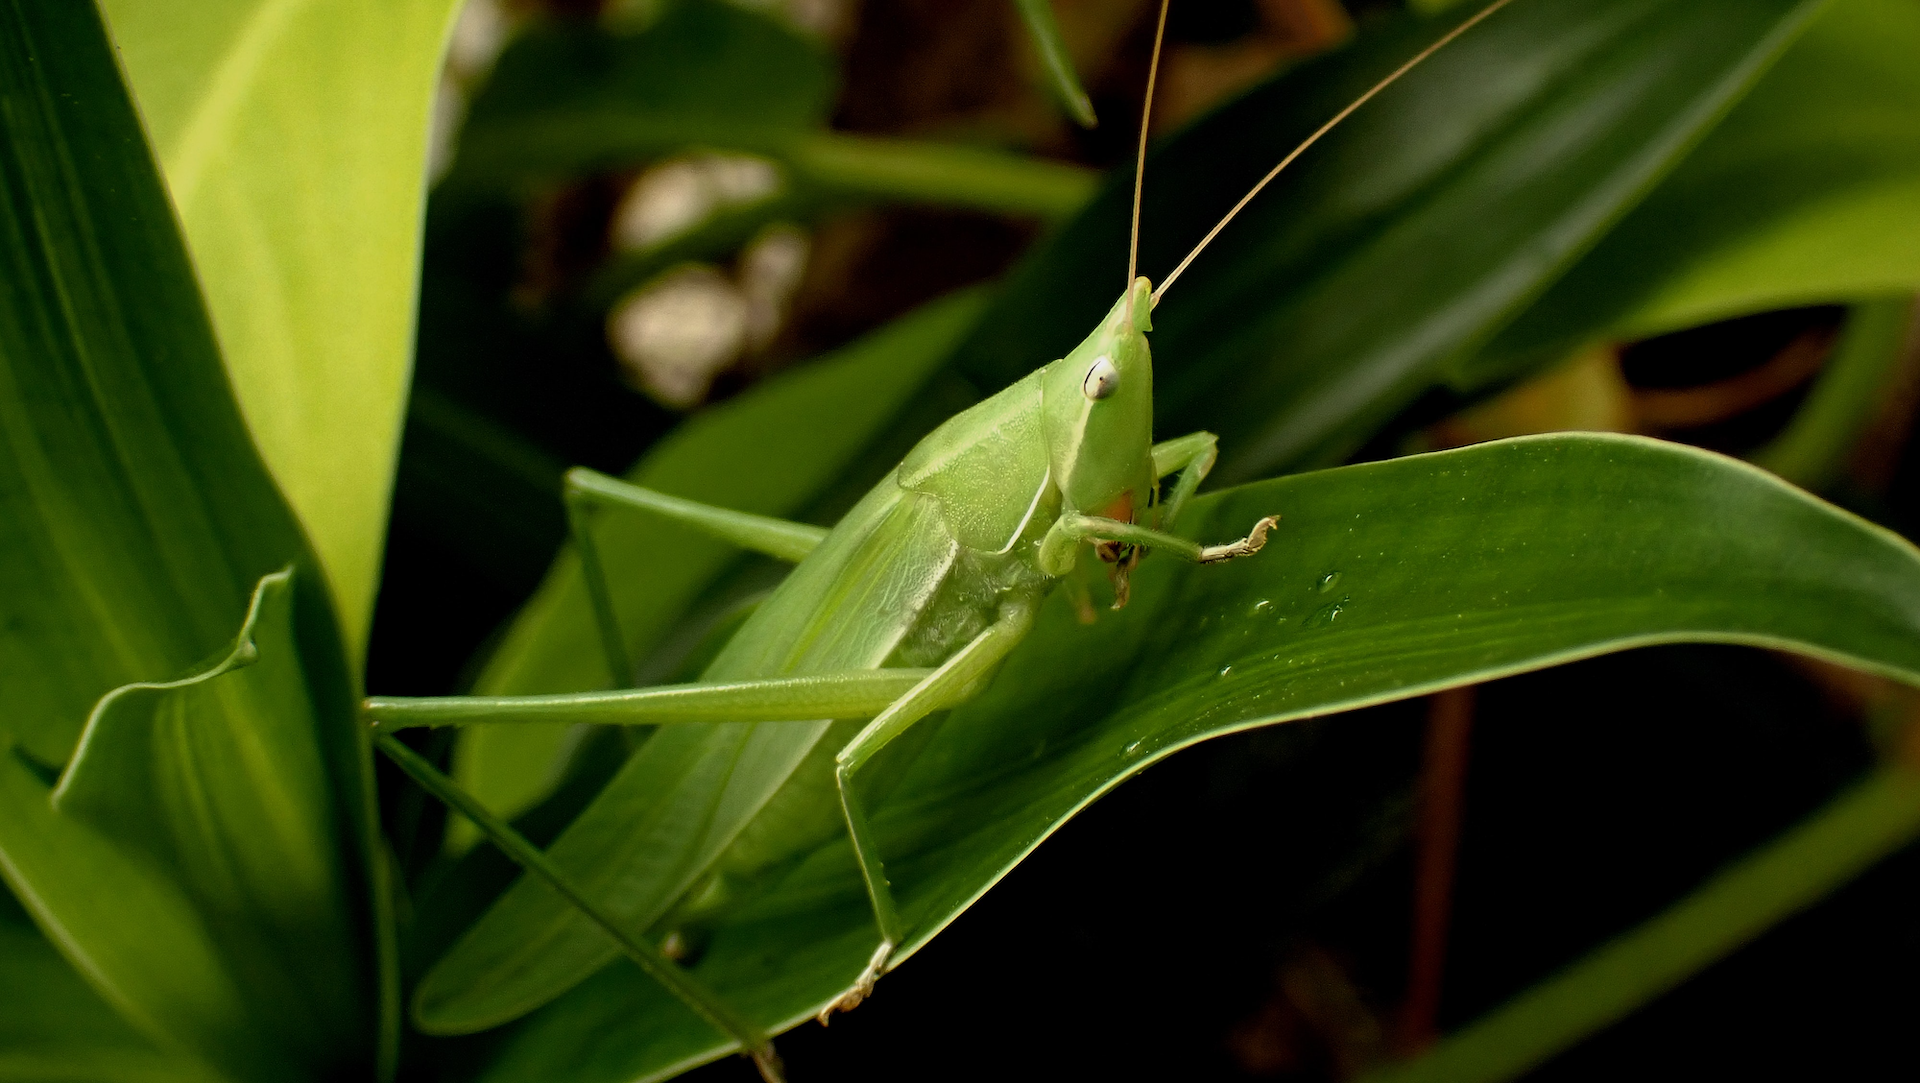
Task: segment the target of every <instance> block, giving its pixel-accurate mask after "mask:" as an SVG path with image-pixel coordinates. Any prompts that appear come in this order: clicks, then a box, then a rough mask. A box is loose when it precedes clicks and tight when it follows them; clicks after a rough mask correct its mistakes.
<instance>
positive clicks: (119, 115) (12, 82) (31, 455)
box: [0, 2, 380, 1079]
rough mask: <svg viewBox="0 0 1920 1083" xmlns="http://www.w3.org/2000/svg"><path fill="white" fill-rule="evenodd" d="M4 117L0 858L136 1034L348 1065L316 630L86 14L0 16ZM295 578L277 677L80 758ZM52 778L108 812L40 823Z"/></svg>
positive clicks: (324, 604)
mask: <svg viewBox="0 0 1920 1083" xmlns="http://www.w3.org/2000/svg"><path fill="white" fill-rule="evenodd" d="M0 108H4V110H5V117H6V131H7V138H6V140H5V141H4V143H0V281H4V282H5V283H6V289H4V290H0V432H4V433H5V439H4V441H0V557H3V559H0V743H4V745H5V753H4V756H3V757H0V806H3V807H0V871H4V873H5V875H6V878H7V881H8V883H9V885H10V886H11V887H12V889H13V891H14V893H15V894H16V895H17V896H18V897H19V898H20V899H21V900H22V901H23V903H24V904H25V905H26V906H27V908H28V909H29V910H30V911H31V912H32V913H33V916H34V918H35V920H36V921H37V922H38V923H39V925H40V926H41V927H42V929H43V930H45V931H46V933H47V935H48V938H49V939H50V940H51V941H52V942H53V943H54V944H56V945H57V946H58V947H59V949H60V950H61V952H62V953H63V954H64V955H65V956H66V958H67V959H68V960H69V962H71V963H72V964H73V965H74V966H75V967H76V968H77V969H78V970H79V972H80V973H82V974H83V975H84V976H85V977H86V979H87V980H88V981H89V982H90V983H91V984H92V985H93V986H94V988H95V989H96V990H98V991H99V993H100V994H101V995H102V996H103V997H104V998H105V999H106V1000H107V1001H108V1002H110V1003H111V1004H113V1005H114V1006H115V1008H117V1009H118V1010H119V1011H120V1012H121V1014H122V1015H123V1016H124V1017H125V1018H126V1019H127V1020H128V1021H129V1022H131V1023H132V1024H133V1025H134V1026H136V1027H137V1028H139V1029H140V1030H142V1031H144V1033H145V1034H146V1035H147V1036H148V1037H149V1038H151V1039H152V1040H154V1041H156V1042H159V1043H161V1044H163V1045H165V1046H167V1047H169V1048H175V1049H180V1050H182V1051H183V1052H185V1053H187V1054H189V1055H191V1056H193V1057H195V1058H197V1059H199V1060H200V1061H202V1062H204V1063H205V1064H207V1065H209V1066H211V1067H217V1069H218V1070H220V1071H221V1072H223V1073H224V1074H226V1075H227V1076H229V1077H232V1078H259V1079H273V1078H302V1077H307V1076H311V1075H315V1074H318V1073H320V1072H323V1071H325V1070H330V1069H337V1068H343V1067H354V1068H358V1069H359V1070H361V1071H366V1070H369V1069H370V1068H371V1066H372V1062H373V1060H374V1047H375V1038H374V1035H375V1031H376V1024H375V1019H376V1013H377V1012H378V1010H379V1004H380V998H379V996H378V993H377V989H378V986H377V984H376V982H375V979H374V974H373V969H374V964H373V960H374V959H375V958H376V952H375V950H374V945H375V935H374V932H373V929H374V920H373V917H372V908H371V906H370V904H369V896H368V893H367V890H368V884H367V880H366V875H367V874H366V871H365V870H366V869H367V864H366V860H367V856H368V854H369V853H370V852H371V844H372V828H371V815H370V813H371V808H370V800H369V789H368V786H367V781H368V779H367V775H366V770H367V762H366V749H365V745H364V742H363V740H362V739H361V738H360V736H359V735H358V734H357V733H355V732H354V730H353V728H352V724H351V714H350V712H351V705H352V698H353V691H352V684H351V683H350V676H349V674H348V671H347V668H346V665H345V662H344V658H343V657H342V655H341V652H340V639H339V633H338V629H337V626H336V625H335V623H334V621H333V616H332V610H331V607H330V605H329V602H328V599H327V596H326V592H325V589H324V587H323V586H322V580H321V578H320V574H319V570H318V567H317V565H315V564H314V563H313V562H312V558H311V557H310V555H309V553H308V550H307V549H306V546H305V543H304V541H303V540H302V538H301V535H300V531H299V528H298V526H297V525H296V523H295V520H294V518H293V516H292V514H291V512H290V511H289V510H288V508H287V506H286V505H285V504H284V503H283V502H282V501H281V499H280V497H279V494H278V493H277V492H276V491H275V490H274V487H273V483H272V481H271V480H270V479H269V477H268V475H267V473H266V471H265V469H264V468H263V467H262V465H261V463H260V461H259V459H258V457H257V456H256V455H255V453H254V451H253V448H252V446H251V445H250V443H249V441H248V437H247V433H246V430H245V428H244V426H243V424H242V422H241V419H240V413H239V411H238V409H237V407H236V406H235V403H234V399H233V396H232V393H231V392H230V390H229V388H228V384H227V377H226V374H225V373H224V372H223V371H222V369H221V365H220V355H219V352H218V350H217V348H216V346H215V343H214V336H213V332H212V329H211V327H210V325H209V323H208V320H207V318H206V315H205V312H204V310H203V309H202V307H201V303H200V298H199V295H198V293H197V292H196V290H195V289H194V281H193V275H192V271H191V269H190V266H189V263H188V260H187V254H186V250H185V248H184V246H183V244H182V242H181V240H180V236H179V234H178V232H177V231H176V228H175V225H174V218H173V215H172V211H171V208H170V207H169V205H168V202H167V197H166V192H165V190H164V189H163V188H162V186H161V181H160V177H159V174H158V171H157V168H156V166H155V164H154V162H153V159H152V158H151V156H150V155H149V153H148V150H147V146H146V143H145V141H144V140H143V139H142V136H141V130H140V126H139V124H138V121H137V119H136V116H135V113H134V111H133V106H132V103H131V101H130V99H129V98H128V97H127V95H126V92H125V90H124V89H123V87H122V85H121V82H120V73H119V70H118V68H117V66H116V64H115V61H114V58H113V54H112V52H111V48H110V45H109V43H108V40H107V37H106V34H105V30H104V27H103V26H102V24H101V22H100V20H99V17H98V16H97V15H96V14H95V12H94V10H93V8H92V6H91V5H87V4H51V5H49V4H30V3H17V2H9V3H6V4H4V5H0ZM289 562H292V563H294V564H295V565H296V566H298V567H299V568H301V569H303V572H302V575H301V577H300V579H298V580H296V582H295V585H294V587H293V589H292V590H291V592H286V591H283V592H282V593H281V597H280V604H279V605H278V608H277V609H276V610H275V615H274V620H273V621H272V622H270V623H271V633H270V634H271V635H272V636H273V637H274V639H275V641H276V642H278V643H279V644H280V645H281V647H282V649H281V651H280V657H279V659H278V660H277V661H276V662H275V663H273V664H272V665H266V666H261V667H257V668H256V669H254V670H253V671H250V672H248V673H245V674H240V675H235V676H231V677H226V678H222V679H221V680H219V681H215V682H213V683H211V684H209V685H207V686H206V687H205V688H204V689H201V690H183V691H181V692H178V693H173V694H169V695H165V696H163V698H165V700H166V705H165V706H164V708H156V709H155V711H154V713H153V714H152V715H151V717H152V718H153V720H154V722H155V725H153V726H149V727H146V739H147V741H148V742H149V744H148V745H147V747H146V754H145V755H137V754H132V750H131V749H129V748H126V747H119V748H117V749H115V750H112V751H114V752H115V753H116V754H117V756H118V758H117V762H115V756H107V755H103V757H97V758H91V759H90V758H87V757H81V758H79V759H77V760H76V758H75V754H76V742H77V741H78V739H79V738H80V736H81V732H82V727H83V725H84V724H85V723H86V722H87V719H88V717H89V713H90V711H91V710H92V708H93V707H94V704H95V701H96V700H98V699H99V698H100V697H101V696H102V695H104V694H105V693H107V692H108V691H109V690H110V689H113V688H115V687H116V686H121V685H128V684H134V683H138V682H151V681H165V680H169V679H172V678H178V677H180V676H181V675H182V674H188V675H191V674H194V673H199V672H204V671H205V666H204V665H203V664H202V662H203V660H204V659H206V658H207V657H209V656H211V655H214V654H215V653H216V652H219V653H220V654H225V653H227V650H228V649H230V648H229V645H231V644H232V643H233V642H234V637H235V631H236V629H238V628H239V627H240V626H241V621H242V618H243V617H244V616H245V615H246V614H247V612H248V598H249V595H250V593H251V592H252V591H253V589H254V587H255V584H256V582H257V581H258V580H259V579H260V578H261V577H262V576H263V575H267V574H269V573H271V572H273V571H275V569H278V568H281V567H283V566H285V565H287V564H288V563H289ZM296 598H297V601H296ZM262 627H263V631H262V633H261V634H262V636H263V638H264V637H266V636H268V635H269V632H268V631H266V630H264V629H266V628H267V627H268V626H267V625H263V626H262ZM162 715H164V716H165V717H164V718H162ZM120 724H121V725H122V726H124V727H125V730H126V732H128V733H136V732H138V731H140V730H141V728H142V726H141V722H140V721H139V720H138V717H137V714H136V715H135V716H130V717H122V718H121V719H120ZM169 739H171V740H169ZM108 751H109V750H107V749H102V752H103V754H104V753H106V752H108ZM89 763H90V766H89ZM63 765H65V766H66V767H68V768H69V769H70V773H73V774H77V775H83V776H87V777H89V778H91V780H92V781H91V783H89V786H90V787H91V788H92V789H93V790H94V792H95V793H96V794H105V795H111V799H110V800H108V801H107V802H105V803H104V804H103V803H101V802H95V803H93V804H92V805H91V806H88V807H84V808H81V807H76V808H73V809H71V810H70V811H60V810H56V808H55V806H54V804H53V802H52V800H51V796H52V785H53V783H54V781H55V779H56V776H58V775H59V774H60V772H61V770H62V766H63ZM87 804H88V803H87V802H85V801H82V802H81V805H82V806H87ZM108 806H113V810H112V811H111V812H106V813H105V815H104V816H102V815H96V814H98V813H102V812H103V811H104V810H105V809H106V808H107V807H108ZM209 809H220V810H223V811H227V812H231V811H234V810H236V809H247V810H252V811H254V812H256V813H259V815H258V816H256V817H254V818H252V819H248V818H238V819H231V820H220V819H217V818H216V819H213V820H208V819H204V818H203V815H202V814H203V813H205V812H206V811H207V810H209ZM133 823H137V824H138V825H139V827H140V832H138V833H135V832H129V831H128V830H126V828H127V826H128V825H129V824H133ZM162 840H165V841H164V844H161V841H162ZM309 982H311V984H309Z"/></svg>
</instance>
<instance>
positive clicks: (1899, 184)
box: [1464, 0, 1920, 384]
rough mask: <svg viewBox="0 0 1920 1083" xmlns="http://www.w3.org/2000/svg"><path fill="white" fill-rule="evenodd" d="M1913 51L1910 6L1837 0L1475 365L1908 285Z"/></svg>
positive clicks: (1919, 23) (1915, 216) (1915, 145)
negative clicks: (1588, 341) (1603, 338)
mask: <svg viewBox="0 0 1920 1083" xmlns="http://www.w3.org/2000/svg"><path fill="white" fill-rule="evenodd" d="M1915 55H1920V8H1916V7H1915V6H1914V5H1913V4H1911V3H1907V2H1906V0H1835V2H1834V3H1833V4H1832V5H1831V6H1830V7H1828V8H1827V9H1826V11H1825V12H1824V13H1823V14H1822V15H1821V16H1820V17H1819V18H1818V19H1817V20H1815V21H1814V23H1813V25H1812V26H1811V27H1810V28H1809V29H1808V31H1807V33H1806V34H1805V35H1804V36H1803V37H1802V38H1801V39H1800V40H1799V41H1798V42H1796V43H1795V44H1794V46H1793V48H1792V49H1790V50H1788V51H1787V53H1786V55H1785V56H1783V57H1782V58H1781V60H1780V63H1779V64H1778V65H1776V66H1775V67H1774V68H1773V70H1771V71H1770V72H1768V73H1767V75H1766V77H1765V78H1763V79H1762V80H1761V81H1760V82H1759V84H1758V85H1757V86H1755V87H1754V89H1753V92H1752V93H1751V94H1749V95H1748V96H1747V98H1746V99H1745V100H1743V101H1742V102H1741V103H1740V105H1739V106H1738V107H1737V108H1735V109H1734V110H1733V112H1732V113H1731V114H1729V115H1728V117H1727V119H1726V120H1725V121H1723V122H1722V123H1721V124H1720V125H1719V126H1718V127H1716V128H1715V129H1714V130H1713V133H1712V134H1711V135H1709V136H1708V137H1707V139H1706V140H1705V141H1704V142H1703V143H1702V144H1701V145H1700V147H1699V149H1697V150H1695V151H1694V152H1693V153H1692V154H1691V155H1689V156H1688V157H1687V159H1686V161H1685V162H1684V163H1682V164H1681V166H1680V167H1679V168H1678V169H1676V170H1675V171H1674V173H1673V174H1672V175H1671V176H1670V177H1668V178H1667V179H1666V180H1665V181H1664V182H1663V183H1662V184H1661V185H1660V186H1659V188H1657V189H1655V191H1654V192H1653V194H1651V195H1650V196H1648V197H1647V199H1646V201H1645V202H1644V203H1642V204H1641V205H1640V206H1639V207H1638V208H1636V209H1635V210H1634V212H1633V213H1632V214H1631V215H1629V216H1627V218H1626V219H1625V220H1624V221H1622V222H1621V223H1620V225H1619V226H1618V227H1616V228H1615V229H1614V230H1613V232H1611V233H1610V234H1609V235H1608V236H1607V239H1606V241H1605V242H1604V243H1602V244H1601V245H1600V246H1599V247H1598V248H1596V249H1595V250H1594V251H1593V252H1592V253H1590V254H1589V255H1587V256H1586V257H1585V258H1584V259H1582V260H1581V261H1580V263H1579V264H1578V266H1576V267H1575V268H1574V269H1573V270H1572V271H1570V272H1569V273H1568V274H1567V276H1566V277H1565V278H1564V279H1562V280H1561V281H1560V282H1559V283H1558V284H1556V285H1555V286H1554V288H1553V289H1552V290H1551V291H1550V292H1549V293H1547V295H1546V296H1544V297H1542V298H1541V299H1540V301H1539V302H1538V303H1537V304H1535V305H1534V306H1533V307H1532V308H1531V309H1529V310H1528V312H1527V313H1526V314H1525V315H1524V316H1522V317H1521V318H1520V319H1519V320H1518V321H1516V322H1515V323H1514V325H1513V326H1512V327H1510V328H1508V329H1507V330H1506V331H1505V332H1503V333H1502V334H1501V335H1500V337H1499V338H1498V339H1497V340H1496V341H1494V342H1493V343H1491V344H1489V346H1488V347H1487V350H1486V354H1487V355H1488V356H1487V357H1484V358H1476V359H1474V360H1473V362H1472V366H1473V368H1474V369H1476V370H1481V369H1484V370H1488V371H1490V372H1492V373H1498V372H1499V371H1500V370H1502V369H1505V368H1510V367H1512V366H1513V364H1514V363H1515V362H1514V360H1513V359H1515V358H1520V359H1525V358H1530V357H1537V356H1549V357H1551V356H1554V355H1556V353H1558V352H1562V351H1564V350H1565V349H1566V348H1568V347H1570V346H1573V345H1578V344H1579V343H1580V342H1581V341H1583V340H1586V339H1589V338H1593V337H1597V336H1601V335H1610V336H1614V337H1641V336H1646V335H1651V334H1658V333H1660V332H1664V331H1671V330H1675V329H1678V328H1682V327H1689V326H1692V325H1694V324H1698V323H1704V322H1708V321H1711V320H1716V319H1723V318H1726V317H1729V316H1737V315H1740V314H1742V313H1747V312H1756V311H1761V310H1764V309H1768V308H1776V307H1783V306H1791V305H1803V304H1811V303H1817V302H1827V301H1848V300H1854V299H1858V298H1864V297H1873V296H1878V295H1884V294H1889V293H1902V292H1904V293H1912V292H1913V291H1914V290H1916V289H1920V64H1915V63H1914V62H1913V58H1914V56H1915ZM1464 382H1465V383H1469V384H1471V383H1475V382H1478V381H1477V379H1475V378H1474V377H1471V376H1469V377H1466V378H1465V379H1464Z"/></svg>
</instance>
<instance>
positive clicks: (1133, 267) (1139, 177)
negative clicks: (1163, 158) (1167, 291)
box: [1126, 0, 1173, 310]
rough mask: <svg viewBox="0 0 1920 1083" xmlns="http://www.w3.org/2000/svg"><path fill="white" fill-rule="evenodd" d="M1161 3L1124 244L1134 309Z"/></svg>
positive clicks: (1162, 32) (1163, 1)
mask: <svg viewBox="0 0 1920 1083" xmlns="http://www.w3.org/2000/svg"><path fill="white" fill-rule="evenodd" d="M1172 2H1173V0H1160V21H1159V22H1158V23H1156V24H1154V28H1153V59H1152V60H1151V61H1150V62H1148V64H1147V100H1146V101H1145V102H1144V103H1143V104H1142V105H1141V106H1140V154H1139V157H1138V158H1136V159H1135V160H1134V164H1133V236H1132V237H1131V238H1130V239H1129V240H1128V242H1127V293H1126V296H1127V307H1128V309H1129V310H1131V309H1132V307H1133V278H1134V275H1135V274H1137V273H1138V272H1139V270H1140V190H1141V188H1143V187H1144V186H1145V184H1146V180H1147V121H1148V120H1150V119H1152V117H1153V84H1154V80H1156V79H1158V78H1159V77H1160V43H1161V42H1162V41H1164V40H1166V36H1167V7H1168V6H1169V5H1170V4H1171V3H1172Z"/></svg>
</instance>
